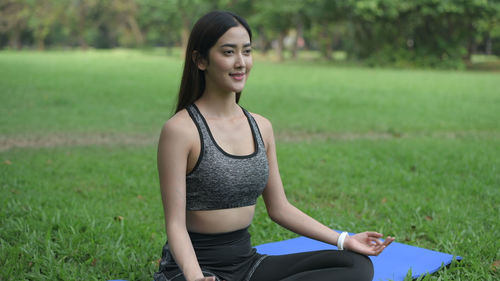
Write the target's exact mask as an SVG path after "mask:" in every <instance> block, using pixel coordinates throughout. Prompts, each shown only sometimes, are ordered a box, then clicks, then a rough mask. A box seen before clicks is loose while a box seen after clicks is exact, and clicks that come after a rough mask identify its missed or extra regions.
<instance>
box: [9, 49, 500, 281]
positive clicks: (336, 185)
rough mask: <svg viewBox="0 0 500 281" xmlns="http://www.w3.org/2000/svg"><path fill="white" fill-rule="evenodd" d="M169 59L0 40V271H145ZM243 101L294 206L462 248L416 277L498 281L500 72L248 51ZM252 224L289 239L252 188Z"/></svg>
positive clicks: (261, 233) (262, 238) (170, 81)
mask: <svg viewBox="0 0 500 281" xmlns="http://www.w3.org/2000/svg"><path fill="white" fill-rule="evenodd" d="M181 68H182V61H181V60H180V59H179V58H178V57H167V56H162V55H158V54H147V53H141V52H136V51H124V50H114V51H88V52H73V51H72V52H69V51H68V52H60V51H59V52H45V53H37V52H28V51H24V52H19V53H18V52H0V115H1V116H2V117H1V118H0V265H2V269H1V270H0V280H107V279H128V280H151V277H152V274H153V272H154V271H155V270H156V269H157V260H158V259H159V257H160V254H161V247H162V245H163V243H164V242H165V239H166V237H165V231H164V225H163V212H162V206H161V199H160V194H159V187H158V179H157V171H156V140H157V136H158V133H159V129H160V128H161V125H162V124H163V122H165V120H166V119H168V117H169V116H170V115H171V114H172V110H173V103H174V99H175V95H176V91H177V88H178V81H179V78H180V70H181ZM241 103H242V105H243V106H244V107H246V108H247V109H249V110H250V111H253V112H257V113H260V114H262V115H264V116H266V117H268V118H269V119H270V120H271V121H272V122H273V126H274V129H275V131H276V137H277V140H278V158H279V164H280V170H281V174H282V178H283V182H284V184H285V188H286V191H287V195H288V197H289V200H290V201H292V202H293V203H294V204H295V205H297V206H298V207H299V208H301V209H302V210H304V211H305V212H307V213H309V214H311V215H312V216H313V217H315V218H317V219H318V220H320V221H322V222H323V223H325V224H327V225H328V226H330V227H332V228H336V229H343V230H349V231H352V232H358V231H364V230H376V231H381V232H383V233H384V234H386V235H393V236H395V237H396V238H397V240H398V242H402V243H406V244H410V245H416V246H420V247H425V248H429V249H432V250H436V251H442V252H447V253H451V254H455V255H460V256H462V257H463V258H464V260H463V261H462V262H460V263H458V264H454V265H452V266H451V267H450V268H447V269H445V270H442V271H440V272H439V273H438V274H435V275H433V276H431V277H430V278H429V279H428V280H498V278H499V277H500V273H499V272H500V265H498V263H499V262H498V261H499V260H500V223H499V222H500V122H499V120H500V79H498V73H491V72H480V71H474V72H463V71H431V70H426V71H424V70H392V69H369V68H358V67H348V66H335V65H331V64H322V63H313V62H307V61H299V62H286V63H281V64H278V63H272V62H266V61H262V60H257V61H256V62H255V64H254V69H253V73H252V75H251V78H250V81H249V83H248V86H247V88H246V89H245V92H244V93H243V96H242V100H241ZM251 233H252V235H253V242H254V244H260V243H265V242H271V241H277V240H281V239H286V238H291V237H294V236H295V235H294V234H292V233H290V232H288V231H286V230H284V229H282V228H280V227H279V226H277V225H275V224H274V223H272V222H271V221H270V220H269V219H268V218H267V216H266V213H265V209H264V206H263V202H262V201H259V203H258V206H257V213H256V218H255V220H254V224H253V226H252V228H251ZM495 262H496V263H495ZM495 264H496V265H495Z"/></svg>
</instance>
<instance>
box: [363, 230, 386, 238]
mask: <svg viewBox="0 0 500 281" xmlns="http://www.w3.org/2000/svg"><path fill="white" fill-rule="evenodd" d="M366 234H367V235H368V237H377V238H382V237H383V236H384V235H383V234H382V233H378V232H375V231H367V232H366Z"/></svg>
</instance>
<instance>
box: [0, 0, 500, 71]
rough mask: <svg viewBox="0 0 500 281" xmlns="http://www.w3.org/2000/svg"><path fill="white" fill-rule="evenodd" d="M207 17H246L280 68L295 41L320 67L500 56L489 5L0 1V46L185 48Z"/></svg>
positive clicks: (495, 12)
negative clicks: (323, 63) (340, 58)
mask: <svg viewBox="0 0 500 281" xmlns="http://www.w3.org/2000/svg"><path fill="white" fill-rule="evenodd" d="M215 9H222V10H224V9H226V10H231V11H234V12H237V13H239V14H241V15H243V16H244V17H246V18H248V20H249V21H250V23H251V25H252V26H253V27H254V31H255V34H256V47H257V48H260V49H261V50H264V51H267V50H269V49H270V48H271V47H272V46H274V48H275V49H276V50H277V52H278V56H279V57H280V59H281V60H284V59H285V56H284V50H285V49H287V48H288V49H290V50H291V51H292V57H296V53H297V51H298V49H299V48H300V46H299V44H298V42H299V41H300V40H303V39H305V40H306V42H305V44H303V45H304V46H303V47H302V48H304V47H307V48H313V49H318V50H319V51H320V52H321V54H322V55H323V57H324V58H326V59H332V58H333V56H332V51H333V50H340V49H342V50H344V51H346V52H347V53H348V57H349V58H350V59H353V60H359V61H366V62H367V63H368V64H370V65H399V66H430V67H444V68H450V67H451V68H463V67H464V66H465V65H466V64H468V63H470V59H471V55H472V54H474V53H486V54H498V53H500V49H499V47H498V46H499V45H500V31H499V27H498V26H500V21H499V19H500V2H499V1H498V0H445V1H437V0H422V1H412V0H359V1H358V0H346V1H329V0H307V1H299V0H291V1H281V0H238V1H237V0H165V1H156V0H72V1H63V0H40V1H34V0H4V1H2V2H1V3H0V47H7V46H9V47H10V48H13V49H20V48H22V47H23V46H34V47H36V48H37V49H44V48H45V46H46V45H48V46H80V47H82V48H84V49H85V48H87V47H89V46H91V47H95V48H113V47H142V46H183V47H185V46H186V44H187V38H188V35H189V30H190V29H191V27H192V25H193V24H194V22H195V20H196V19H197V18H198V17H200V16H201V15H202V14H204V13H206V12H208V11H210V10H215ZM286 42H291V43H289V44H286Z"/></svg>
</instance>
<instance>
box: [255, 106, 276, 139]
mask: <svg viewBox="0 0 500 281" xmlns="http://www.w3.org/2000/svg"><path fill="white" fill-rule="evenodd" d="M250 114H251V115H252V117H253V118H254V119H255V122H257V126H259V130H260V133H261V134H262V138H263V139H264V141H265V142H266V143H267V144H268V143H271V142H274V133H273V125H272V124H271V121H269V120H268V119H267V118H265V117H264V116H262V115H260V114H257V113H253V112H250Z"/></svg>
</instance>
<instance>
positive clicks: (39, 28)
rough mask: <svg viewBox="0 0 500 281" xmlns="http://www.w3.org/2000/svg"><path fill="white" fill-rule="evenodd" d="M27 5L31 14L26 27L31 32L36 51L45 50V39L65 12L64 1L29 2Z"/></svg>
mask: <svg viewBox="0 0 500 281" xmlns="http://www.w3.org/2000/svg"><path fill="white" fill-rule="evenodd" d="M29 5H30V10H31V11H32V12H31V17H30V18H29V20H28V26H29V28H30V29H31V30H32V32H33V37H34V40H35V45H36V47H37V49H38V50H43V49H45V38H46V37H47V35H49V33H50V31H51V30H52V29H53V27H54V25H55V24H56V23H57V20H59V19H61V17H62V13H64V11H65V8H66V6H65V1H63V0H38V1H36V2H35V1H32V2H30V3H29Z"/></svg>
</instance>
